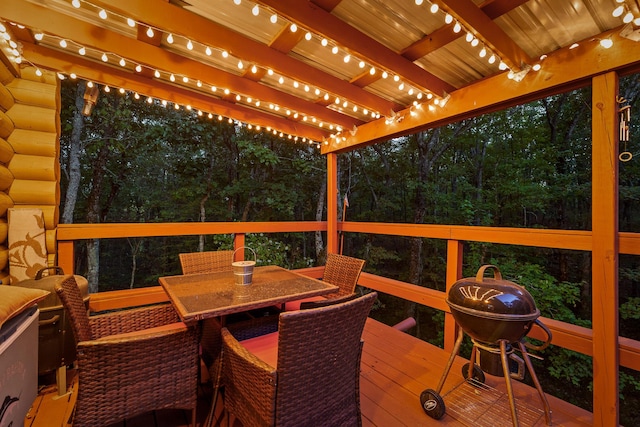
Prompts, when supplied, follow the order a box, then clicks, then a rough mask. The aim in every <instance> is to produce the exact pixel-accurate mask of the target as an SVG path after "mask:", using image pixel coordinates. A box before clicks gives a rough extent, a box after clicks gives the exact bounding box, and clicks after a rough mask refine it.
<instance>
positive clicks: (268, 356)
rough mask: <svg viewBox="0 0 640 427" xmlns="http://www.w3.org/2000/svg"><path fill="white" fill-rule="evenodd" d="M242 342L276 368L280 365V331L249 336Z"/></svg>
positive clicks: (259, 357)
mask: <svg viewBox="0 0 640 427" xmlns="http://www.w3.org/2000/svg"><path fill="white" fill-rule="evenodd" d="M240 344H242V345H243V346H244V348H246V349H247V350H249V351H250V352H251V353H253V354H254V356H256V357H257V358H258V359H261V360H262V361H263V362H265V363H267V364H269V365H271V366H272V367H274V368H277V367H278V332H272V333H270V334H266V335H260V336H259V337H254V338H249V339H248V340H244V341H241V342H240Z"/></svg>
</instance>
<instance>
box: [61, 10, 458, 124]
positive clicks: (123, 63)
mask: <svg viewBox="0 0 640 427" xmlns="http://www.w3.org/2000/svg"><path fill="white" fill-rule="evenodd" d="M234 2H235V3H236V4H240V3H241V0H234ZM81 3H82V2H81V0H73V1H72V4H73V6H74V7H77V8H78V7H80V6H81ZM85 3H86V4H89V5H91V3H88V2H85ZM91 6H93V5H91ZM93 7H95V6H93ZM438 10H439V7H438V5H437V4H435V3H434V4H432V5H431V11H432V13H436V12H438ZM256 11H257V12H258V13H257V14H259V7H258V5H254V7H253V10H252V13H254V15H256V16H257V14H256ZM98 14H99V15H100V17H101V18H102V19H107V18H108V14H107V11H106V10H104V9H100V11H99V12H98ZM114 15H116V16H119V15H117V14H114ZM120 17H121V18H123V19H124V20H126V22H127V25H129V26H130V27H132V28H133V27H135V26H136V25H140V23H138V22H136V21H134V20H133V19H131V18H127V17H123V16H120ZM277 19H278V15H277V14H275V13H273V14H271V17H270V20H271V21H272V22H273V21H274V20H275V21H276V22H277ZM452 19H453V18H452V17H450V15H449V14H446V16H445V22H449V21H450V20H451V22H453V21H452ZM142 25H144V26H145V27H147V28H146V34H147V36H148V37H150V38H151V37H154V36H155V31H161V30H160V29H158V28H153V27H151V26H148V25H146V24H142ZM456 26H459V23H457V22H456ZM289 28H290V30H291V31H292V32H295V31H297V29H298V28H297V25H296V24H295V23H292V24H290V27H289ZM154 30H155V31H154ZM304 37H305V39H307V40H311V39H312V38H313V34H312V33H311V32H309V31H306V33H305V36H304ZM185 39H186V38H185ZM174 41H175V37H174V35H173V34H169V35H168V36H167V42H168V43H173V42H174ZM321 44H322V45H323V46H325V47H326V46H327V45H328V44H329V42H328V40H327V39H325V38H323V39H322V40H321ZM186 46H187V48H188V49H190V50H191V49H193V48H194V44H193V42H192V41H191V40H189V39H186ZM81 49H82V51H83V52H85V54H86V49H85V48H84V47H81ZM331 50H332V52H333V53H334V54H335V53H338V52H339V48H338V46H337V45H334V46H332V49H331ZM205 52H206V54H207V55H211V54H212V51H211V48H210V47H209V46H205ZM222 55H223V57H225V58H226V57H228V56H229V54H228V52H227V51H222ZM101 58H102V60H103V61H104V62H108V60H109V57H108V55H107V53H106V52H105V53H102V56H101ZM350 59H351V55H349V54H347V55H346V56H345V63H348V62H350ZM116 60H117V61H118V62H119V64H120V65H121V66H123V67H125V66H126V62H127V61H126V60H125V59H124V58H116ZM360 63H364V61H360ZM238 67H239V68H240V69H242V68H243V62H242V60H241V59H239V61H238ZM361 67H362V65H361ZM135 70H136V72H141V71H142V66H141V65H140V64H136V65H135ZM253 70H255V65H254V66H253V67H252V71H253ZM270 71H271V73H272V72H273V70H270ZM369 72H370V73H371V75H374V74H375V73H376V69H375V67H371V68H370V71H369ZM271 73H270V75H271ZM155 74H156V77H157V78H159V76H158V74H159V72H158V70H155ZM381 76H382V78H387V77H388V72H387V71H386V70H382V74H381ZM394 78H395V79H396V80H397V78H398V76H394ZM170 79H171V80H172V81H174V80H175V76H173V75H171V77H170ZM280 79H282V77H280ZM183 81H184V82H185V83H186V82H188V81H189V79H188V78H187V77H186V76H184V77H183ZM200 84H201V82H200ZM402 86H403V87H404V85H402ZM199 87H200V85H199ZM211 89H212V91H215V90H216V88H215V86H212V87H211ZM309 90H310V88H309V86H308V85H305V91H309ZM318 92H319V90H318V89H316V93H318ZM408 93H413V89H412V88H409V90H408ZM357 110H358V108H357V107H355V108H354V111H357ZM362 111H367V110H366V109H362ZM371 113H372V115H375V114H377V115H378V116H379V113H375V112H371Z"/></svg>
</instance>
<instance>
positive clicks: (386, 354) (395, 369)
mask: <svg viewBox="0 0 640 427" xmlns="http://www.w3.org/2000/svg"><path fill="white" fill-rule="evenodd" d="M363 339H364V341H365V344H364V347H363V354H362V365H361V380H360V395H361V397H360V404H361V409H362V419H363V426H365V427H383V426H384V427H395V426H398V427H401V426H412V427H413V426H440V427H450V426H453V427H458V426H462V425H464V424H463V423H462V422H460V421H458V420H456V419H455V418H454V416H452V415H451V414H449V413H446V414H445V415H444V417H443V418H442V419H440V420H434V419H432V418H430V417H429V416H427V415H426V414H425V413H424V411H423V410H422V408H421V406H420V400H419V395H420V393H421V392H422V390H424V389H426V388H432V389H435V388H436V387H437V385H438V382H439V380H440V378H441V376H442V373H443V371H444V367H445V365H446V363H447V360H448V358H449V353H448V352H445V351H444V350H442V349H441V348H439V347H436V346H433V345H431V344H429V343H426V342H423V341H420V340H417V339H416V338H415V337H413V336H411V335H409V334H406V333H404V332H400V331H397V330H395V329H393V328H390V327H389V326H386V325H384V324H382V323H380V322H378V321H375V320H373V319H368V320H367V324H366V326H365V330H364V333H363ZM464 363H466V360H464V359H463V358H461V357H458V358H457V359H456V361H455V362H454V365H453V367H452V369H451V372H450V373H449V375H448V376H447V381H446V383H445V386H444V387H443V395H444V399H445V403H446V400H447V397H446V393H447V392H448V391H450V390H451V389H453V388H454V387H455V386H457V385H459V384H460V383H461V382H462V375H461V367H462V365H463V364H464ZM72 372H73V371H72ZM487 377H488V378H487V384H488V385H490V386H492V387H494V388H495V389H497V390H500V391H502V392H504V390H505V385H504V380H503V379H502V378H499V377H492V376H490V375H488V376H487ZM513 386H514V391H515V393H516V397H517V398H518V399H525V400H527V401H528V402H529V404H531V405H535V406H539V407H542V405H541V403H540V400H539V397H538V394H537V391H536V390H535V389H534V388H532V387H529V386H527V385H526V384H522V383H520V382H519V381H513ZM54 387H55V386H54ZM543 388H544V384H543ZM69 389H70V390H71V391H72V392H73V393H71V394H69V395H65V396H64V397H63V398H58V397H57V393H55V390H53V391H51V390H49V391H48V393H44V392H43V393H41V394H40V395H39V396H38V398H37V399H36V401H34V405H33V408H32V411H31V414H32V415H33V414H34V413H35V416H32V418H30V419H28V420H27V419H26V420H25V427H57V426H60V427H70V424H68V423H67V421H68V420H69V418H70V415H71V412H72V410H73V406H74V404H75V397H76V395H77V393H75V391H77V376H75V375H73V376H71V377H70V386H69ZM44 391H47V390H44ZM210 392H211V390H210V385H209V389H206V386H201V387H200V388H199V401H198V413H197V425H198V427H199V426H202V425H203V424H204V421H205V419H206V417H207V412H208V409H209V405H210V399H211V394H210ZM548 399H549V403H550V405H551V407H552V410H553V425H554V426H567V427H585V426H588V425H592V421H593V416H592V414H591V413H589V412H587V411H585V410H582V409H580V408H577V407H575V406H573V405H571V404H569V403H567V402H563V401H561V400H559V399H556V398H554V397H553V396H548ZM222 406H223V400H222V399H219V400H218V405H217V406H216V421H215V423H214V426H216V427H222V426H226V425H227V420H226V416H225V414H224V413H223V408H222ZM190 417H191V415H190V412H189V411H183V410H169V409H166V410H160V411H156V412H152V413H148V414H143V415H140V416H138V417H135V418H132V419H128V420H127V421H126V423H124V422H122V423H116V424H113V425H111V426H109V427H125V426H126V427H136V426H145V427H148V426H155V427H186V426H188V425H189V421H190ZM505 421H506V423H505V425H511V420H510V419H509V420H505ZM230 425H231V426H232V427H242V426H241V424H240V423H239V422H237V421H235V420H233V419H232V423H231V424H230ZM544 425H545V423H544V418H543V419H542V420H541V421H539V422H538V423H537V424H536V427H542V426H544Z"/></svg>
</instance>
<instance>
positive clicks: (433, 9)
mask: <svg viewBox="0 0 640 427" xmlns="http://www.w3.org/2000/svg"><path fill="white" fill-rule="evenodd" d="M439 9H440V6H438V3H433V4H432V5H431V8H430V9H429V10H430V11H431V13H436V12H437V11H438V10H439Z"/></svg>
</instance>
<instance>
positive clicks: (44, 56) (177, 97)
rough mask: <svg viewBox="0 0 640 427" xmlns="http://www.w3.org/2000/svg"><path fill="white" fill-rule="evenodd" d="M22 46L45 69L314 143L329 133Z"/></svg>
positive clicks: (188, 91)
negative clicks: (73, 75)
mask: <svg viewBox="0 0 640 427" xmlns="http://www.w3.org/2000/svg"><path fill="white" fill-rule="evenodd" d="M23 49H24V54H25V55H27V56H28V57H29V58H31V60H32V61H33V62H34V63H35V64H37V65H38V66H40V67H42V68H44V69H51V70H56V71H60V72H63V73H66V74H71V73H75V74H77V75H78V76H82V78H84V79H87V80H90V81H95V82H100V83H102V84H106V85H109V86H112V87H122V88H126V89H127V90H130V91H134V92H137V93H139V94H141V95H144V96H151V97H153V98H158V99H163V100H166V101H169V102H174V103H176V104H179V105H183V106H186V105H190V106H191V107H193V108H196V109H198V110H201V111H206V112H210V113H212V114H215V115H221V116H223V117H226V118H233V119H234V120H240V121H242V122H245V123H251V124H252V125H256V126H258V125H259V126H262V127H264V128H268V127H271V128H273V129H277V130H279V131H282V132H285V133H289V134H291V135H296V136H299V137H300V138H307V139H310V140H313V141H315V142H319V141H322V139H324V138H326V137H327V136H328V131H323V130H321V129H318V128H316V127H312V126H306V125H304V124H302V123H301V122H294V121H292V120H287V119H283V118H280V117H278V116H273V115H269V114H266V113H263V112H261V111H259V110H253V109H250V108H246V107H243V106H241V105H238V104H234V103H229V102H226V101H223V100H219V99H216V98H212V97H207V96H205V95H203V94H201V93H199V92H196V91H190V90H188V89H186V88H183V87H180V86H175V85H170V84H168V83H164V82H161V81H158V80H152V79H149V78H147V77H144V76H142V75H140V74H138V73H131V72H127V71H126V70H122V69H119V68H114V67H109V66H108V65H100V64H96V63H94V62H92V61H89V60H87V59H83V58H77V57H75V56H73V55H69V54H66V53H64V52H59V51H54V50H52V49H50V48H47V47H43V46H38V45H34V44H30V43H26V42H24V43H23ZM216 120H217V119H216Z"/></svg>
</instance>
